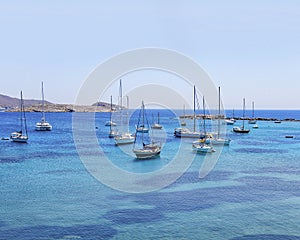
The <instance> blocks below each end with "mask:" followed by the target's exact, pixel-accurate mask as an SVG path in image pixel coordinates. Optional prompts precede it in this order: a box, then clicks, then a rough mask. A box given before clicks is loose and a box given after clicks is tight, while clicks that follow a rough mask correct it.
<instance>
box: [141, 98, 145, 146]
mask: <svg viewBox="0 0 300 240" xmlns="http://www.w3.org/2000/svg"><path fill="white" fill-rule="evenodd" d="M144 111H145V106H144V101H142V114H143V115H142V126H143V128H142V143H143V145H144V126H145V125H144V124H145V118H144V114H145V112H144Z"/></svg>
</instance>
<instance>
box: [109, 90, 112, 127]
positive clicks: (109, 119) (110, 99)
mask: <svg viewBox="0 0 300 240" xmlns="http://www.w3.org/2000/svg"><path fill="white" fill-rule="evenodd" d="M111 115H112V95H110V115H109V121H110V122H109V130H110V132H111V124H112V121H111Z"/></svg>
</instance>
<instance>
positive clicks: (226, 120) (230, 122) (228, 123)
mask: <svg viewBox="0 0 300 240" xmlns="http://www.w3.org/2000/svg"><path fill="white" fill-rule="evenodd" d="M225 123H226V124H227V125H233V124H234V123H235V118H234V109H232V118H230V119H225Z"/></svg>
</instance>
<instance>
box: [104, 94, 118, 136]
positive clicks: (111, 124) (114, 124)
mask: <svg viewBox="0 0 300 240" xmlns="http://www.w3.org/2000/svg"><path fill="white" fill-rule="evenodd" d="M112 111H113V107H112V96H110V115H109V121H107V122H106V123H105V126H106V127H109V132H111V131H112V129H111V127H115V126H117V124H116V123H115V122H113V121H112V118H111V117H112ZM109 137H114V136H113V135H110V134H109Z"/></svg>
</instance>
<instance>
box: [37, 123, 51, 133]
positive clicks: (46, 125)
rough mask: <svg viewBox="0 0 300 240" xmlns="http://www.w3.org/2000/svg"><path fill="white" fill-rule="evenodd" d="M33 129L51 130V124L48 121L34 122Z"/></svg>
mask: <svg viewBox="0 0 300 240" xmlns="http://www.w3.org/2000/svg"><path fill="white" fill-rule="evenodd" d="M35 130H36V131H51V130H52V126H51V125H50V124H49V123H48V122H41V123H40V122H39V123H37V124H35Z"/></svg>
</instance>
